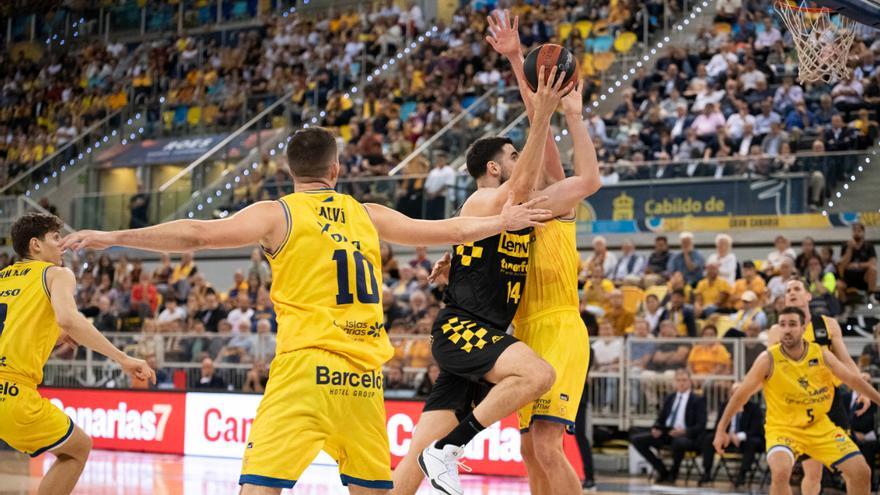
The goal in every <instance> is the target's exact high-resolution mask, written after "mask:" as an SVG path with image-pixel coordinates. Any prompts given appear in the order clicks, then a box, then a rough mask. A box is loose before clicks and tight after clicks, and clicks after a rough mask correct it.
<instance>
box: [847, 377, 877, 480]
mask: <svg viewBox="0 0 880 495" xmlns="http://www.w3.org/2000/svg"><path fill="white" fill-rule="evenodd" d="M862 378H863V379H865V380H866V381H867V382H868V383H870V382H871V375H869V374H868V373H862ZM858 396H859V394H858V392H856V391H854V390H853V391H848V392H846V393H845V394H844V399H843V403H844V404H846V406H847V413H848V415H849V418H850V421H851V428H850V430H851V436H852V439H853V441H854V442H855V443H856V445H857V446H858V447H859V450H860V451H862V455H864V456H865V459H867V460H868V465H869V466H871V492H875V491H877V481H876V479H877V476H876V474H877V463H876V462H873V461H874V459H876V458H877V404H874V403H872V404H871V407H869V408H868V410H867V411H865V412H864V413H863V414H862V415H861V416H859V415H858V414H856V411H857V410H858V409H859V408H860V405H859V404H858V403H857V402H856V401H857V400H858Z"/></svg>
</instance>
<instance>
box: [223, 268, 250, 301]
mask: <svg viewBox="0 0 880 495" xmlns="http://www.w3.org/2000/svg"><path fill="white" fill-rule="evenodd" d="M247 290H248V283H247V282H246V281H245V279H244V271H243V270H241V269H239V270H235V273H233V274H232V286H231V287H230V288H229V290H228V291H226V294H227V295H228V296H229V299H230V300H232V301H237V300H238V295H239V294H240V293H247Z"/></svg>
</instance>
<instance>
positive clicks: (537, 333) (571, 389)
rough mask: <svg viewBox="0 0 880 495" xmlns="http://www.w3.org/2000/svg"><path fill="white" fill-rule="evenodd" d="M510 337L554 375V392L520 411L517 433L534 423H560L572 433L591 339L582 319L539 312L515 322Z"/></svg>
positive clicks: (565, 311) (575, 314) (570, 313)
mask: <svg viewBox="0 0 880 495" xmlns="http://www.w3.org/2000/svg"><path fill="white" fill-rule="evenodd" d="M513 335H514V336H515V337H516V338H518V339H519V340H521V341H522V342H525V343H526V344H527V345H528V346H529V347H531V348H532V350H533V351H535V352H536V353H537V354H538V355H539V356H541V357H542V358H543V359H544V360H546V361H547V362H548V363H550V365H551V366H553V369H554V370H555V371H556V382H555V383H554V384H553V388H551V389H550V391H549V392H547V393H546V394H545V395H544V396H543V397H541V398H540V399H538V400H537V401H535V402H532V403H530V404H526V405H525V407H523V408H522V409H520V410H519V428H520V431H523V432H526V431H528V430H529V427H530V426H531V425H532V422H533V421H535V420H545V421H554V422H557V423H562V424H564V425H565V426H566V427H567V429H568V430H569V431H571V429H572V428H573V427H574V420H575V417H577V410H578V405H579V404H580V400H581V394H583V392H584V382H585V381H586V379H587V368H589V365H590V336H589V334H588V333H587V327H586V326H585V325H584V321H583V320H582V319H581V315H580V314H579V313H578V312H577V310H572V309H567V308H566V309H562V310H559V309H553V310H549V311H542V312H539V313H536V314H534V315H532V316H530V317H528V318H526V319H523V320H519V321H517V322H515V323H514V333H513Z"/></svg>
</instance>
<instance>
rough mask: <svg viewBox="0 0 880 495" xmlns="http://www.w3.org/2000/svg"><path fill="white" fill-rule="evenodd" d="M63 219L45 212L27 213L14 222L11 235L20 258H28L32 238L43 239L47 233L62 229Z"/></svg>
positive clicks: (13, 247) (13, 245) (13, 246)
mask: <svg viewBox="0 0 880 495" xmlns="http://www.w3.org/2000/svg"><path fill="white" fill-rule="evenodd" d="M61 225H62V223H61V219H60V218H58V217H56V216H55V215H47V214H45V213H27V214H25V215H23V216H21V217H19V218H18V220H16V221H15V223H13V224H12V229H10V235H11V237H12V249H14V250H15V254H17V255H18V257H19V258H27V257H28V255H29V254H30V253H29V251H30V247H29V246H30V243H31V239H33V238H37V239H40V240H43V239H44V238H45V237H46V234H49V233H51V232H60V231H61Z"/></svg>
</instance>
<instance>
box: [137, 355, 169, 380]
mask: <svg viewBox="0 0 880 495" xmlns="http://www.w3.org/2000/svg"><path fill="white" fill-rule="evenodd" d="M144 361H146V362H147V365H148V366H149V367H150V368H152V369H154V370H156V383H149V382H147V385H148V386H149V387H150V388H170V387H172V386H173V384H172V383H171V374H170V373H169V372H168V370H167V369H165V368H163V367H162V366H160V365H159V360H158V359H157V358H156V354H155V353H152V354H147V355H146V356H144ZM137 388H139V387H137Z"/></svg>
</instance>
